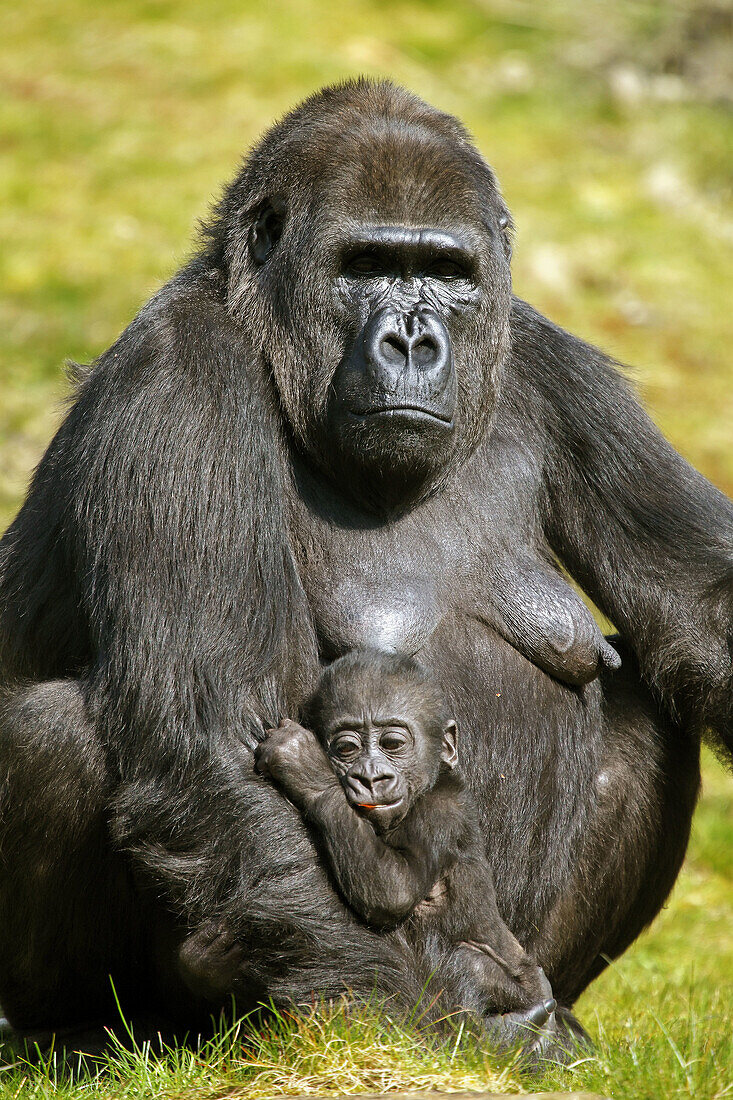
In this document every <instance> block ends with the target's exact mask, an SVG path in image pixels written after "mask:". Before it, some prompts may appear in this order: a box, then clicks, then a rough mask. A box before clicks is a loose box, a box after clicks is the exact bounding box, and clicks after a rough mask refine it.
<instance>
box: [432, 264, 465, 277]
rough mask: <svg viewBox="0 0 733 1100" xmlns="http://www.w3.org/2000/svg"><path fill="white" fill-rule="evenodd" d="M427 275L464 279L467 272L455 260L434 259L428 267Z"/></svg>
mask: <svg viewBox="0 0 733 1100" xmlns="http://www.w3.org/2000/svg"><path fill="white" fill-rule="evenodd" d="M428 275H432V276H433V277H434V278H436V279H466V278H468V272H467V271H466V269H465V268H464V267H461V265H460V264H457V263H456V262H455V260H436V261H435V263H434V264H431V265H430V267H429V268H428Z"/></svg>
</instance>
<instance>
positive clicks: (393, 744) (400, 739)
mask: <svg viewBox="0 0 733 1100" xmlns="http://www.w3.org/2000/svg"><path fill="white" fill-rule="evenodd" d="M379 744H380V747H381V748H383V749H384V751H385V752H400V751H401V750H402V749H404V747H405V745H406V744H407V737H406V736H405V735H404V733H401V732H400V731H399V730H387V732H386V733H383V734H382V736H381V737H380V738H379Z"/></svg>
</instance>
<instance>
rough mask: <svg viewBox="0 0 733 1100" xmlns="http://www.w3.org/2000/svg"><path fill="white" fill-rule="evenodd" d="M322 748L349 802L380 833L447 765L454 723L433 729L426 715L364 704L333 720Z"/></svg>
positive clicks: (450, 759) (452, 750) (400, 816)
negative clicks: (406, 713) (402, 712)
mask: <svg viewBox="0 0 733 1100" xmlns="http://www.w3.org/2000/svg"><path fill="white" fill-rule="evenodd" d="M431 717H432V716H431ZM324 743H325V749H326V752H327V754H328V757H329V759H330V761H331V765H332V767H333V769H334V771H335V772H336V774H337V775H338V776H339V778H340V779H341V783H342V785H343V788H344V792H345V794H346V797H347V799H348V801H349V802H350V803H351V805H352V806H353V807H354V808H355V809H356V810H358V812H359V813H361V814H364V815H365V816H367V817H368V819H369V821H370V822H371V823H372V824H373V825H374V827H375V829H377V830H378V831H380V832H383V831H385V830H387V829H391V828H393V827H394V826H395V825H397V824H399V822H400V821H402V819H403V818H404V817H405V815H406V814H407V812H408V810H409V809H410V807H411V806H412V805H413V803H414V801H415V799H416V798H417V797H419V795H421V794H422V793H423V792H424V791H427V790H429V789H430V788H431V787H432V786H433V785H434V784H435V781H436V779H437V778H438V772H439V770H440V765H441V761H443V762H445V763H448V764H452V762H453V761H454V758H455V724H454V723H453V722H448V723H447V724H446V725H445V726H443V727H441V726H437V728H436V725H435V723H434V722H428V721H427V720H426V716H423V715H420V714H417V715H412V714H409V715H405V714H396V713H395V711H394V709H393V708H390V707H389V706H387V707H385V706H374V705H371V706H370V705H369V704H368V703H367V705H366V706H364V705H363V704H362V706H361V707H360V708H359V711H358V713H357V712H354V713H351V714H348V715H340V716H338V717H337V718H336V719H335V720H334V722H333V723H332V724H331V726H330V728H329V729H328V730H327V731H326V737H325V739H324Z"/></svg>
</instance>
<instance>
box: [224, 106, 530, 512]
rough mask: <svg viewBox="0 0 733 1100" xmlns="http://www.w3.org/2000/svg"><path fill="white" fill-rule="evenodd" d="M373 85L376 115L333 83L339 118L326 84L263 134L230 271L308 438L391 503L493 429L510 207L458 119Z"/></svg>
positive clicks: (342, 473) (309, 453)
mask: <svg viewBox="0 0 733 1100" xmlns="http://www.w3.org/2000/svg"><path fill="white" fill-rule="evenodd" d="M374 94H375V95H378V96H381V97H382V98H383V99H384V114H383V115H382V116H380V115H379V113H378V112H377V113H376V114H375V113H374V111H373V110H370V111H369V113H368V115H364V113H363V105H364V104H363V97H358V96H357V97H356V98H355V101H354V104H353V105H352V106H350V104H349V96H348V89H345V90H344V89H342V90H341V94H340V99H339V102H338V111H336V110H334V117H333V118H331V117H330V116H329V111H328V105H326V107H325V109H324V103H323V102H322V101H320V102H318V105H317V110H316V111H315V112H314V113H313V119H314V120H315V119H316V118H317V122H316V121H311V119H310V118H309V104H308V103H306V104H305V105H304V107H303V108H300V109H299V111H297V112H295V114H294V115H292V116H289V118H288V119H286V120H285V122H284V123H281V124H280V128H277V127H276V128H275V130H274V131H271V136H270V138H265V140H264V142H263V145H262V146H261V147H260V149H259V150H258V151H256V152H255V154H254V155H253V158H252V162H251V163H254V164H256V165H257V167H258V169H259V171H258V172H257V178H253V179H252V180H251V185H252V187H253V190H254V188H255V187H256V191H257V193H258V194H259V195H260V196H261V195H262V194H263V191H264V193H265V197H264V198H261V197H260V199H259V202H258V203H257V204H256V206H255V209H254V212H253V217H252V221H251V224H250V229H249V234H248V238H247V240H248V254H247V255H246V256H244V257H243V256H242V255H241V252H240V253H239V257H238V258H237V253H236V252H235V258H234V263H233V264H232V265H231V273H230V286H231V287H232V295H233V297H234V299H235V302H236V303H242V304H243V305H244V304H246V305H247V307H248V308H250V309H252V307H253V305H254V309H255V310H256V311H259V315H260V316H261V318H262V321H261V323H260V324H258V325H256V326H255V328H256V329H257V330H259V331H260V332H261V333H262V338H263V345H262V349H261V350H262V354H263V356H264V357H265V358H266V359H267V360H268V362H269V364H270V368H271V373H272V376H273V378H274V380H275V383H276V386H277V390H278V399H279V403H280V406H281V408H282V410H283V411H284V413H285V417H286V420H287V422H288V424H289V426H290V428H291V430H292V433H293V436H294V438H295V441H296V443H297V444H298V445H299V449H300V450H301V452H302V453H303V454H304V455H305V456H306V458H308V459H309V460H310V461H312V462H314V463H315V464H316V465H317V466H318V467H319V468H320V469H321V470H323V471H325V472H326V473H327V474H328V476H329V477H330V478H331V479H333V480H336V481H338V482H339V484H340V486H341V488H342V489H344V488H345V489H346V490H347V491H348V492H350V493H351V494H352V495H356V496H358V497H359V498H361V499H362V500H366V501H367V502H369V503H370V505H372V506H374V507H383V508H388V509H389V508H395V507H400V506H404V505H408V504H409V503H411V502H413V501H414V500H416V499H420V498H422V497H424V496H426V495H428V493H430V491H431V490H433V489H434V488H436V487H437V486H439V485H440V484H442V482H443V481H444V480H445V478H446V477H447V475H448V472H449V471H451V470H454V469H455V468H456V467H457V465H459V464H460V462H461V461H462V460H463V459H465V458H466V457H467V456H468V455H469V454H470V453H471V451H472V450H473V449H474V448H475V446H476V444H477V442H478V440H479V439H480V438H481V437H482V435H483V434H485V432H486V430H487V429H488V426H489V423H490V419H491V415H492V411H493V408H494V405H495V401H496V394H497V388H498V384H499V376H500V372H501V366H502V362H503V359H504V356H505V354H506V350H507V345H508V317H509V305H510V297H511V276H510V271H509V248H508V242H507V235H506V230H507V227H508V225H509V216H508V213H507V211H506V208H505V207H504V205H503V203H502V200H501V198H500V196H499V193H498V189H497V186H496V182H495V180H494V177H493V174H492V173H491V170H490V169H489V168H488V166H487V165H486V164H485V162H484V161H483V160H482V159H481V157H480V156H479V154H478V153H477V152H476V150H475V149H474V148H473V147H472V146H471V145H470V143H469V141H468V139H467V137H466V135H465V132H464V131H463V130H462V128H461V127H460V124H459V123H457V122H456V120H454V119H451V118H450V117H449V116H445V115H442V114H441V113H440V112H438V111H435V110H434V109H433V108H431V107H428V106H427V105H426V104H424V103H422V102H421V101H420V100H417V99H415V98H414V97H411V96H408V95H407V94H406V93H404V92H402V91H401V90H400V89H395V88H394V87H392V86H391V85H379V86H375V87H374ZM395 100H399V112H398V111H397V110H396V108H395V102H394V101H395ZM274 135H277V136H276V139H275V137H274ZM269 149H274V150H276V151H277V155H276V156H273V157H272V158H271V159H270V161H269V162H268V150H269ZM243 179H244V182H246V181H247V171H246V170H245V174H244V178H243ZM245 202H246V199H244V198H243V197H241V196H238V197H237V206H238V207H239V209H241V207H242V205H243V204H244V203H245ZM250 202H252V200H250ZM240 239H241V230H240Z"/></svg>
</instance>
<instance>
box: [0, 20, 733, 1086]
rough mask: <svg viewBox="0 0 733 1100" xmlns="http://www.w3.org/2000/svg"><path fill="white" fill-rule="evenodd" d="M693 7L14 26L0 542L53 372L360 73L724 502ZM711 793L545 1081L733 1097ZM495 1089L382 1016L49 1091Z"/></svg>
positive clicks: (713, 106)
mask: <svg viewBox="0 0 733 1100" xmlns="http://www.w3.org/2000/svg"><path fill="white" fill-rule="evenodd" d="M693 7H697V8H700V7H701V5H700V4H695V3H694V2H693V0H676V2H674V3H672V2H667V3H661V2H653V0H644V2H642V0H639V2H631V0H617V2H616V3H604V4H600V3H598V2H595V0H590V2H589V0H567V2H566V3H551V4H538V3H532V2H530V0H389V2H387V0H353V2H352V3H350V4H343V3H339V4H337V3H335V2H333V0H274V2H270V3H268V4H267V5H266V6H265V5H261V4H255V3H252V2H247V0H208V2H206V3H201V2H199V0H178V2H175V3H174V2H173V0H106V2H105V3H101V4H100V3H92V2H91V0H33V2H32V3H22V4H21V3H16V4H13V5H11V4H7V5H5V6H4V7H3V11H2V14H0V282H1V285H2V293H1V294H0V530H1V529H2V528H3V527H4V525H5V524H6V523H7V522H8V521H9V520H10V519H11V517H12V515H13V514H14V512H15V510H16V509H17V507H18V504H19V501H20V499H21V497H22V494H23V491H24V487H25V485H26V482H27V479H28V476H29V473H30V471H31V469H32V467H33V465H34V464H35V462H36V461H37V460H38V458H39V456H40V454H41V453H42V451H43V448H44V446H45V445H46V443H47V442H48V439H49V437H50V434H51V432H52V431H53V428H54V425H55V424H56V423H57V422H58V419H59V416H60V408H61V406H60V402H61V399H62V398H63V396H64V394H65V392H66V387H65V382H64V379H63V371H62V365H63V361H64V359H65V358H67V357H69V358H72V359H76V360H82V361H84V360H89V359H90V358H92V357H93V356H94V355H96V354H97V353H98V352H99V351H101V350H102V349H103V348H104V347H105V346H107V345H108V344H109V342H110V341H111V340H112V338H113V337H114V336H115V335H116V334H117V332H119V330H120V329H121V328H122V327H123V326H124V325H125V324H126V323H127V321H128V320H129V319H130V317H131V316H132V315H133V314H134V312H135V311H136V310H137V308H138V307H139V306H140V305H141V304H142V302H143V301H144V300H145V299H146V298H147V297H148V295H149V294H150V293H151V291H152V290H153V289H154V288H155V287H156V286H158V285H159V283H160V282H161V281H162V280H163V279H164V278H166V277H167V275H169V274H170V273H171V272H172V271H173V270H174V269H175V267H176V265H177V264H178V263H180V261H181V260H182V258H183V257H184V256H185V255H186V254H187V251H188V249H189V247H190V244H189V242H190V240H191V238H192V235H193V233H194V232H195V226H196V222H197V219H199V218H200V217H202V216H203V215H204V214H205V212H206V209H207V207H208V204H209V202H210V200H211V198H212V197H213V196H215V195H216V193H217V191H218V189H219V187H220V185H221V183H222V182H223V181H224V180H225V179H227V178H228V177H229V176H230V175H231V173H232V171H233V170H234V167H235V165H236V163H237V161H238V159H239V157H240V156H241V155H242V153H243V152H244V151H245V150H246V148H247V146H248V145H249V144H250V143H251V142H252V141H253V140H254V138H255V137H256V136H257V134H258V133H259V132H260V130H261V128H262V127H263V126H264V125H265V124H267V123H268V122H269V121H270V120H271V119H273V118H274V117H276V116H277V115H279V114H280V113H282V112H283V111H284V110H286V109H287V108H288V107H289V106H291V105H292V104H293V103H295V102H296V101H297V100H298V99H299V98H300V97H302V96H303V95H304V94H306V93H307V92H309V91H311V90H312V89H314V88H315V87H317V86H319V85H320V84H322V83H324V82H326V81H330V80H336V79H339V78H342V77H345V76H352V75H355V74H357V73H360V72H367V73H371V74H374V75H389V76H392V77H394V78H395V79H396V80H398V81H401V82H403V83H405V84H407V85H409V86H410V87H412V88H413V89H414V90H416V91H417V92H419V93H421V94H422V95H424V96H425V97H426V98H428V99H430V100H431V101H433V102H434V103H436V104H437V105H439V106H441V107H444V108H445V109H447V110H449V111H452V112H454V113H457V114H459V115H460V116H461V117H462V118H464V120H465V121H466V122H467V124H468V125H469V127H470V128H471V129H472V131H473V133H474V134H475V136H476V139H477V141H478V144H479V145H480V147H481V148H482V150H483V151H484V152H485V153H486V155H487V157H488V158H489V160H490V161H491V162H492V163H493V165H494V166H495V168H496V170H497V172H498V174H499V178H500V179H501V181H502V185H503V188H504V192H505V194H506V196H507V199H508V201H509V204H510V206H511V208H512V210H513V212H514V215H515V219H516V222H517V225H518V236H517V246H516V257H515V264H514V269H515V285H516V288H517V290H518V292H519V293H520V294H522V295H523V296H524V297H527V298H529V299H530V300H531V301H533V302H534V303H535V304H537V305H538V306H539V307H540V308H541V309H543V310H545V311H546V312H548V313H549V314H550V315H551V316H552V317H553V319H555V320H557V321H558V322H559V323H561V324H564V325H566V326H567V327H568V328H570V329H572V330H573V331H575V332H577V333H578V334H579V335H581V336H584V337H585V338H587V339H589V340H591V341H594V342H596V343H599V344H601V345H602V346H604V347H606V348H607V349H609V350H610V351H612V352H613V353H614V354H615V355H617V356H618V357H619V358H620V359H622V360H623V361H626V362H629V363H633V364H635V365H636V366H635V377H636V379H637V381H638V384H639V386H640V389H641V391H642V394H643V396H644V398H645V400H646V402H647V404H648V406H649V407H650V409H651V411H652V413H653V415H654V416H655V418H656V420H657V422H658V423H659V424H660V426H661V427H662V429H663V430H664V431H665V433H666V434H667V435H668V436H669V437H670V438H671V440H672V441H673V443H674V444H675V445H676V446H677V447H678V448H679V449H680V450H681V451H682V452H683V453H684V454H685V455H686V456H687V457H688V458H689V459H690V460H691V461H692V462H693V463H694V464H695V465H696V466H698V467H699V468H700V469H701V470H702V471H703V473H705V474H706V475H707V476H708V477H709V478H711V479H712V480H713V481H714V482H715V483H716V484H717V485H719V486H720V487H721V488H722V489H723V490H724V491H726V492H728V493H732V492H733V447H732V446H731V435H732V434H733V433H732V432H731V424H733V359H731V355H730V348H731V346H733V311H732V310H731V308H730V270H731V268H730V251H731V243H732V242H733V206H732V202H731V198H732V196H731V181H730V163H731V156H732V155H733V124H732V121H731V113H730V107H729V103H730V100H728V103H727V104H726V102H724V101H723V99H722V98H721V94H720V91H719V90H718V91H717V92H713V93H710V92H709V88H708V86H707V85H706V83H705V81H706V80H708V77H709V76H710V73H711V72H713V75H714V71H713V69H714V67H713V66H712V65H711V64H709V65H706V64H704V63H701V64H698V70H699V71H701V72H702V74H703V75H702V77H700V78H699V81H697V82H696V80H695V79H691V80H686V81H683V82H682V83H679V82H678V83H677V84H675V82H674V81H675V78H674V75H672V77H671V84H670V76H669V72H668V70H669V68H670V62H669V57H670V56H672V55H673V54H674V50H672V54H670V47H669V43H672V45H673V46H674V44H675V43H677V42H679V41H683V40H685V38H684V34H683V31H682V29H681V28H682V26H683V23H684V18H685V14H686V12H688V11H689V10H690V9H692V8H693ZM703 22H704V21H703ZM688 37H689V36H688ZM692 48H694V49H695V50H699V49H700V48H701V47H700V46H699V43H698V45H696V46H694V47H692ZM711 48H712V47H711ZM629 72H631V76H629ZM665 74H666V75H665ZM665 79H666V80H667V84H666V85H665V83H664V81H665ZM665 89H666V90H665ZM670 96H671V97H672V98H670ZM705 779H706V789H705V793H704V795H703V799H702V802H701V804H700V808H699V810H698V814H697V817H696V822H695V828H694V834H693V839H692V843H691V848H690V855H689V858H688V860H687V863H686V866H685V869H684V871H683V874H682V876H681V878H680V880H679V883H678V885H677V887H676V889H675V892H674V894H673V896H672V898H671V900H670V903H669V906H668V908H667V909H665V911H664V912H663V913H662V914H661V915H660V917H659V918H658V920H657V921H656V922H655V924H654V925H653V927H652V929H651V930H650V931H648V932H647V933H645V934H644V935H643V936H642V937H641V938H640V939H639V941H638V942H637V943H636V944H635V945H634V947H633V948H632V949H631V950H630V951H629V952H627V954H626V955H625V956H624V957H623V959H622V960H620V961H619V962H618V963H616V964H615V965H614V966H613V967H612V968H611V969H610V970H609V971H608V972H607V973H606V974H604V975H603V976H602V977H601V978H600V979H599V980H598V981H597V982H596V983H595V984H594V985H593V986H592V988H591V989H590V990H589V991H588V992H587V993H586V994H585V995H584V997H583V998H582V1000H581V1002H580V1004H579V1006H578V1011H579V1014H580V1015H581V1017H582V1018H583V1019H584V1021H585V1022H586V1023H587V1024H588V1025H589V1026H590V1028H591V1030H593V1031H594V1033H595V1034H596V1036H597V1037H598V1038H599V1054H598V1057H597V1058H596V1059H594V1060H592V1061H590V1062H587V1063H585V1064H583V1065H581V1066H579V1067H578V1068H577V1069H576V1070H575V1071H572V1072H571V1071H563V1073H561V1074H560V1083H561V1084H562V1085H563V1086H567V1087H577V1088H581V1087H587V1088H595V1089H596V1090H598V1091H602V1092H605V1093H607V1094H613V1095H615V1096H619V1097H624V1098H625V1100H626V1098H634V1097H668V1096H673V1097H676V1096H692V1097H696V1098H698V1097H699V1098H705V1097H714V1096H723V1095H726V1094H728V1093H730V1092H731V1091H733V1084H732V1082H733V1070H732V1069H731V1065H732V1064H733V1051H732V1050H731V1033H732V1032H733V1019H732V1015H733V1010H732V1007H731V1006H732V1005H733V977H732V976H733V934H732V933H731V918H732V916H733V811H732V809H731V807H732V804H733V780H732V779H731V777H730V776H729V775H727V774H726V773H724V772H723V770H722V769H721V768H720V766H719V765H717V764H716V763H715V762H714V761H713V760H712V759H711V758H706V762H705ZM253 1052H254V1053H253ZM255 1054H256V1057H255ZM496 1072H497V1071H496V1070H495V1062H494V1061H493V1060H492V1059H491V1058H488V1057H487V1055H486V1054H485V1053H484V1052H482V1051H480V1050H477V1049H476V1048H475V1047H472V1046H471V1043H470V1042H469V1041H468V1040H467V1039H466V1037H465V1036H464V1037H462V1038H461V1041H460V1042H459V1044H458V1046H457V1047H455V1049H453V1048H450V1049H448V1048H445V1049H443V1050H439V1051H435V1050H432V1049H430V1047H429V1046H426V1043H425V1040H424V1038H420V1037H419V1036H418V1035H417V1034H416V1033H415V1032H410V1031H408V1032H403V1031H402V1030H400V1029H398V1028H396V1026H395V1025H392V1026H389V1025H384V1024H383V1023H380V1022H379V1019H378V1018H376V1017H375V1015H374V1013H373V1012H372V1013H371V1015H370V1014H369V1013H367V1014H366V1015H358V1014H357V1016H356V1017H355V1018H353V1017H344V1014H343V1012H342V1011H340V1010H337V1011H334V1013H332V1014H329V1013H326V1014H318V1015H316V1016H314V1017H313V1018H311V1019H310V1020H305V1021H299V1022H297V1023H293V1022H292V1021H291V1022H290V1024H287V1022H285V1023H282V1024H280V1025H278V1026H277V1027H275V1029H274V1030H272V1031H269V1032H266V1033H264V1034H263V1035H261V1036H260V1045H259V1047H258V1046H255V1047H254V1048H253V1047H252V1045H251V1043H250V1044H249V1045H248V1046H246V1047H245V1048H242V1045H241V1042H240V1040H239V1039H236V1040H234V1039H233V1038H232V1037H230V1039H229V1040H226V1041H223V1043H222V1044H221V1045H220V1048H219V1049H218V1050H212V1051H211V1052H210V1053H209V1055H208V1057H204V1056H203V1055H197V1056H194V1055H187V1054H178V1055H171V1056H169V1057H167V1058H164V1059H162V1060H158V1061H156V1060H155V1059H154V1058H153V1057H152V1055H148V1056H147V1058H146V1057H145V1056H144V1053H143V1054H140V1055H136V1056H134V1057H133V1058H132V1060H130V1059H129V1058H127V1057H121V1058H120V1059H118V1061H117V1063H116V1064H115V1066H113V1067H112V1069H111V1070H110V1071H109V1072H108V1073H106V1074H105V1075H104V1076H103V1078H102V1079H100V1081H99V1082H97V1083H95V1084H92V1083H90V1082H89V1081H87V1082H86V1083H78V1084H76V1085H73V1087H72V1086H64V1091H66V1090H68V1089H70V1091H71V1092H73V1093H78V1094H79V1095H82V1094H83V1095H85V1096H88V1095H90V1094H91V1095H99V1096H105V1097H122V1096H128V1095H129V1096H133V1095H134V1096H151V1095H153V1094H160V1095H170V1096H173V1095H191V1096H198V1095H201V1096H224V1095H228V1094H229V1093H228V1092H227V1090H235V1091H236V1090H237V1089H239V1090H240V1091H241V1095H242V1096H264V1095H274V1094H275V1093H277V1092H278V1091H285V1092H290V1093H293V1092H298V1091H300V1092H307V1091H324V1090H325V1091H328V1090H331V1091H334V1090H336V1089H342V1090H343V1091H359V1090H360V1089H361V1090H367V1091H368V1090H370V1089H374V1088H377V1087H381V1086H382V1085H384V1086H388V1087H393V1088H396V1087H398V1086H400V1087H402V1086H408V1085H411V1084H412V1085H416V1086H419V1087H421V1088H426V1087H428V1086H429V1085H436V1086H440V1087H443V1088H449V1087H452V1088H454V1089H455V1088H469V1087H480V1086H491V1087H496V1088H509V1087H510V1086H511V1085H512V1084H513V1083H514V1084H516V1083H517V1082H516V1078H517V1074H516V1071H513V1070H505V1071H502V1072H501V1074H500V1075H499V1076H498V1077H497V1076H496ZM547 1083H548V1085H549V1083H551V1078H548V1081H547ZM53 1088H54V1085H53V1074H52V1072H51V1071H50V1070H49V1072H48V1073H46V1074H44V1073H43V1072H42V1071H39V1070H30V1069H29V1070H27V1071H25V1072H24V1071H23V1070H22V1069H20V1070H19V1069H17V1068H16V1069H7V1070H4V1071H2V1072H0V1100H5V1098H6V1097H10V1096H13V1095H18V1096H26V1095H27V1096H32V1095H35V1094H38V1095H45V1094H46V1093H49V1092H51V1091H53Z"/></svg>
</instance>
